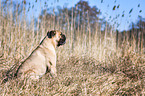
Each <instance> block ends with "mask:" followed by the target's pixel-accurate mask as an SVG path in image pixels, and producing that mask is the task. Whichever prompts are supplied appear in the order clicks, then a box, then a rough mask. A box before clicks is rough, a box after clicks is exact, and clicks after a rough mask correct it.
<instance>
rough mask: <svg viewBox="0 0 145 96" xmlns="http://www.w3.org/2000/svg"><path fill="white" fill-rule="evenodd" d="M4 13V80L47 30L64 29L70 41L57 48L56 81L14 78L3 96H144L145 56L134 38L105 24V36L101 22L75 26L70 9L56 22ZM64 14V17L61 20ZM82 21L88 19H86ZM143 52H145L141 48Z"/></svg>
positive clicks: (2, 88)
mask: <svg viewBox="0 0 145 96" xmlns="http://www.w3.org/2000/svg"><path fill="white" fill-rule="evenodd" d="M1 10H2V11H1V13H0V14H1V15H0V21H1V22H0V37H1V38H0V46H1V47H0V70H1V73H0V75H1V76H0V80H1V81H3V79H4V78H5V76H6V73H5V72H6V71H5V70H9V69H10V71H9V73H7V75H10V74H12V73H13V72H15V70H16V69H15V68H13V66H14V65H18V64H20V62H21V61H23V60H24V59H25V58H26V57H27V56H28V55H29V54H30V53H31V52H32V50H34V49H35V48H36V46H37V45H39V42H40V41H41V40H42V38H43V37H44V36H45V35H46V33H47V31H48V30H53V29H57V30H61V31H62V32H63V33H65V34H66V37H67V41H66V44H65V45H64V46H62V47H59V48H57V49H56V50H57V70H58V77H57V78H55V79H54V78H51V77H50V75H49V73H47V74H46V75H45V76H43V77H42V78H41V79H40V80H39V81H37V82H30V83H29V84H27V83H25V82H26V81H25V80H22V81H19V80H17V79H12V80H9V81H8V82H6V83H4V84H1V85H0V95H2V96H3V95H4V96H7V95H29V96H30V95H56V96H60V95H74V96H77V95H144V94H145V85H144V81H145V77H144V76H145V54H144V53H143V52H141V53H139V52H137V51H136V46H139V45H137V44H138V43H136V42H137V40H136V39H135V38H134V37H132V38H133V39H132V40H129V39H127V38H128V35H124V36H126V37H125V38H124V37H123V38H124V39H123V40H122V39H121V38H119V37H120V36H118V35H117V34H118V33H117V32H116V31H115V30H114V28H112V27H110V26H109V25H107V23H106V28H105V31H103V32H102V30H101V24H100V23H99V22H96V23H95V25H96V27H95V28H93V27H91V25H90V24H89V23H88V24H85V23H84V24H82V25H81V26H79V23H80V22H79V21H78V25H75V23H74V21H75V20H76V18H75V14H73V13H72V15H74V16H72V18H69V16H68V12H67V11H66V12H64V13H63V14H62V15H61V16H60V18H59V19H57V20H56V18H55V14H54V15H51V16H50V18H47V19H46V17H45V16H44V18H43V19H42V20H41V21H40V20H39V19H38V20H37V22H35V20H34V18H33V19H32V20H31V23H29V22H28V21H27V20H26V14H25V11H24V10H23V14H22V15H21V16H22V17H24V18H21V16H20V15H18V13H16V14H15V15H14V16H13V15H12V10H8V11H7V14H5V12H3V9H1ZM72 10H75V9H72ZM62 16H65V18H63V19H62V18H61V17H62ZM14 18H16V19H15V20H14ZM69 19H71V23H69ZM79 19H80V18H79ZM83 19H87V20H88V21H89V18H88V17H83ZM63 22H67V25H64V24H63ZM76 26H78V28H77V29H76ZM125 34H126V33H125ZM119 35H120V34H119ZM131 36H133V35H131ZM117 37H118V38H117ZM116 38H117V39H116ZM140 39H141V38H140ZM141 50H144V49H143V47H141Z"/></svg>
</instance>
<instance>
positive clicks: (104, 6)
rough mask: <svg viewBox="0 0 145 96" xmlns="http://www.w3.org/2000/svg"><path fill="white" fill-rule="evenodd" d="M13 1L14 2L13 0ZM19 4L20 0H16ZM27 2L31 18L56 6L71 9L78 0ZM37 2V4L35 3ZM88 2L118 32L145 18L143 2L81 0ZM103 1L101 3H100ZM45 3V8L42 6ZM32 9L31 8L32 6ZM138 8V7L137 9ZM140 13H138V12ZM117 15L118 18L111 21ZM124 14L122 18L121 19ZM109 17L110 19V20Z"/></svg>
mask: <svg viewBox="0 0 145 96" xmlns="http://www.w3.org/2000/svg"><path fill="white" fill-rule="evenodd" d="M14 1H15V0H14ZM17 1H18V2H21V1H22V0H17ZM26 1H29V2H30V4H31V10H30V11H29V12H28V13H27V16H28V17H29V18H31V17H36V18H37V17H38V16H39V15H40V13H41V11H42V10H43V9H48V8H50V7H54V8H56V7H57V6H61V7H62V8H63V7H64V6H65V7H68V8H70V7H73V6H75V4H77V2H79V0H26ZM36 1H37V2H36ZM83 1H88V3H89V5H90V6H96V7H97V8H98V9H100V11H101V13H102V14H101V15H100V18H105V20H107V21H108V22H109V23H110V24H111V25H112V26H113V24H115V21H116V23H118V24H119V26H118V27H117V24H115V25H116V26H115V28H117V29H118V30H120V31H123V30H128V29H129V28H130V27H129V25H130V24H131V23H132V22H134V23H136V22H137V21H138V16H142V17H143V18H145V0H83ZM101 1H103V2H101ZM45 2H46V3H47V6H44V4H45ZM33 5H34V7H33V8H32V6H33ZM114 5H116V6H118V5H119V8H116V10H112V9H113V7H114ZM138 6H139V7H138ZM132 8H133V10H132V12H131V13H130V14H129V12H130V10H131V9H132ZM140 10H141V11H142V12H139V11H140ZM118 14H120V16H119V17H118V18H117V19H115V20H114V21H112V19H113V18H115V17H116V16H117V15H118ZM122 14H124V17H122ZM110 17H111V19H110Z"/></svg>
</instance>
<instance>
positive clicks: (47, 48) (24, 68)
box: [16, 30, 66, 80]
mask: <svg viewBox="0 0 145 96" xmlns="http://www.w3.org/2000/svg"><path fill="white" fill-rule="evenodd" d="M65 41H66V37H65V35H64V34H63V33H62V32H60V31H58V30H52V31H49V32H48V33H47V35H46V36H45V37H44V39H43V40H42V41H41V43H40V44H39V45H38V46H37V48H36V49H35V50H34V51H33V52H32V53H31V54H30V55H29V56H28V58H27V59H25V60H24V62H23V63H22V64H21V65H20V66H19V68H18V70H17V73H16V76H17V77H21V78H22V79H24V78H25V77H29V78H30V79H33V80H36V79H39V78H40V77H42V76H43V75H44V74H45V73H46V72H47V70H50V74H51V76H52V77H56V76H57V70H56V51H55V49H56V47H59V46H60V45H63V44H65Z"/></svg>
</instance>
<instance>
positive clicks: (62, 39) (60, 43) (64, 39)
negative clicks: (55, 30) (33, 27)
mask: <svg viewBox="0 0 145 96" xmlns="http://www.w3.org/2000/svg"><path fill="white" fill-rule="evenodd" d="M60 35H61V38H60V40H59V41H58V44H57V46H58V47H59V46H60V45H64V44H65V41H66V37H65V35H64V34H62V33H61V34H60Z"/></svg>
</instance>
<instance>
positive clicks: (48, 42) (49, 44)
mask: <svg viewBox="0 0 145 96" xmlns="http://www.w3.org/2000/svg"><path fill="white" fill-rule="evenodd" d="M40 45H42V46H43V47H45V48H47V49H49V50H54V51H55V49H56V46H57V43H56V41H55V40H53V39H49V38H48V37H47V36H45V37H44V39H43V40H42V41H41V43H40Z"/></svg>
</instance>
